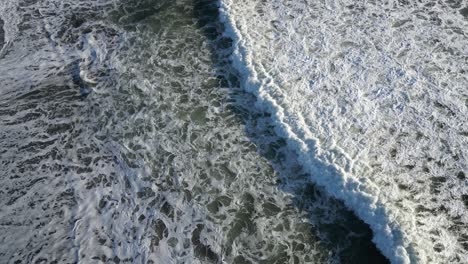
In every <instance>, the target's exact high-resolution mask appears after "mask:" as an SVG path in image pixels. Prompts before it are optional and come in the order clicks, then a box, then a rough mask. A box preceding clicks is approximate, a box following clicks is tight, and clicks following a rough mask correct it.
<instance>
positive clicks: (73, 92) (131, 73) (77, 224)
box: [0, 0, 387, 263]
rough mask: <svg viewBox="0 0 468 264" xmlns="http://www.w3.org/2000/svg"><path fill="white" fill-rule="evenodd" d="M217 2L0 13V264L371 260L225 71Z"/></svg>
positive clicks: (18, 1) (15, 0)
mask: <svg viewBox="0 0 468 264" xmlns="http://www.w3.org/2000/svg"><path fill="white" fill-rule="evenodd" d="M219 4H220V3H219V2H218V1H188V0H182V1H172V0H167V1H164V0H146V1H130V0H85V1H72V0H65V1H62V0H61V1H49V0H28V1H26V0H10V1H1V2H0V19H1V21H2V23H1V24H2V27H1V28H2V31H1V34H0V36H1V39H0V40H1V46H2V52H1V56H0V87H1V88H0V164H1V169H0V185H1V186H2V188H0V203H1V204H0V263H366V262H367V263H376V262H377V263H385V262H386V261H387V260H386V259H385V258H384V257H383V255H382V254H381V253H380V252H379V251H378V250H377V249H376V247H375V245H374V244H373V243H372V241H371V239H372V231H371V230H370V229H369V227H368V225H366V224H365V223H364V222H362V221H361V220H360V219H359V218H357V217H356V216H355V214H354V213H353V212H352V211H350V210H349V209H347V208H346V207H345V205H344V204H343V203H342V202H340V201H339V200H336V199H334V198H332V197H330V196H328V195H327V194H326V192H325V190H324V189H323V188H321V187H318V186H316V185H314V183H313V181H311V179H310V176H309V175H308V172H307V171H306V170H304V167H303V165H302V164H300V163H299V162H298V159H297V154H296V152H294V151H293V150H291V149H290V148H289V147H288V146H287V143H286V140H285V139H284V138H282V137H280V136H278V135H277V134H276V133H275V131H274V122H275V120H274V117H273V116H272V115H271V114H269V113H267V112H265V111H263V110H261V109H259V108H257V107H256V106H255V102H256V100H257V99H256V96H255V95H253V94H250V93H247V92H246V91H245V90H244V89H243V87H242V86H241V83H240V81H239V80H240V79H241V75H240V74H239V72H238V71H237V70H236V69H235V68H234V67H233V65H232V61H231V57H232V53H233V51H234V49H235V46H234V45H233V41H232V39H231V38H230V37H228V36H226V35H225V34H224V31H225V28H224V24H223V23H222V22H221V20H220V17H219V15H220V9H219V7H220V5H219Z"/></svg>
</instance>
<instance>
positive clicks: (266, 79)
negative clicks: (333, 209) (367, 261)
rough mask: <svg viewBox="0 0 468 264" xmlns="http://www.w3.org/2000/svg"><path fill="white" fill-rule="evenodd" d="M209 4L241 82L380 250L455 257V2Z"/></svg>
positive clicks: (461, 254)
mask: <svg viewBox="0 0 468 264" xmlns="http://www.w3.org/2000/svg"><path fill="white" fill-rule="evenodd" d="M465 4H466V3H465ZM221 10H222V13H223V18H222V19H223V21H224V23H225V25H226V34H227V35H229V36H230V37H232V38H233V39H234V43H235V45H236V51H235V53H234V55H233V57H232V59H233V63H234V65H235V66H236V68H237V69H238V70H239V71H240V72H241V73H242V74H243V85H244V87H245V89H247V90H248V91H250V92H252V93H254V94H255V95H257V97H258V106H259V107H261V108H262V109H265V110H267V111H269V112H270V113H271V114H272V115H273V117H274V118H273V119H274V122H275V126H276V131H277V133H278V134H280V135H281V136H283V137H284V138H286V139H287V140H288V145H289V147H290V148H291V149H294V150H295V151H296V153H297V154H298V156H299V157H298V158H299V160H300V162H301V163H302V164H303V165H304V166H305V167H306V168H307V169H308V171H309V172H310V174H311V177H312V179H313V180H314V181H315V182H316V183H318V184H319V185H321V186H324V187H325V189H326V191H327V192H328V193H329V194H331V195H333V196H334V197H337V198H339V199H341V200H343V201H344V202H345V204H346V205H347V206H348V207H349V208H351V209H352V210H354V211H355V212H356V214H357V215H358V216H359V217H360V218H362V219H363V220H364V221H365V222H367V223H368V224H369V225H370V226H371V228H372V229H373V231H374V242H375V243H376V244H377V246H378V248H379V249H380V250H381V251H382V252H383V254H384V255H386V256H387V257H388V258H389V259H390V260H391V261H392V262H393V263H410V262H411V263H462V262H463V261H466V259H468V181H467V178H466V173H467V164H468V162H467V158H468V157H467V156H468V154H467V151H466V150H467V149H468V138H467V137H468V90H467V87H468V64H467V59H468V53H467V51H468V20H467V12H466V10H467V7H466V6H463V4H462V1H450V2H440V1H429V2H424V3H422V2H421V3H419V2H417V1H346V0H341V1H335V0H326V1H309V0H303V1H259V0H258V1H255V0H221Z"/></svg>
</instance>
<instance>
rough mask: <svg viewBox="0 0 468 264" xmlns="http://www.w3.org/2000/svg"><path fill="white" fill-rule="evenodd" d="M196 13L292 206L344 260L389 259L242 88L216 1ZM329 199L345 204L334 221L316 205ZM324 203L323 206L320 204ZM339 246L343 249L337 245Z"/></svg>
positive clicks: (198, 5)
mask: <svg viewBox="0 0 468 264" xmlns="http://www.w3.org/2000/svg"><path fill="white" fill-rule="evenodd" d="M193 4H194V16H195V18H196V20H197V25H198V27H200V28H201V29H202V31H203V33H204V35H205V37H206V38H207V39H208V42H209V43H210V49H211V56H212V61H213V65H215V67H216V72H217V75H218V76H217V77H218V78H219V79H220V81H221V83H222V84H223V85H225V86H228V87H230V90H231V91H230V98H229V100H231V101H232V103H233V104H232V107H233V109H232V110H233V112H235V113H236V114H237V115H238V117H239V119H240V120H241V122H242V123H243V124H244V126H245V130H246V134H247V136H248V137H249V138H250V140H251V141H252V142H253V143H255V145H256V146H257V149H258V152H259V153H260V154H261V156H262V157H264V158H265V159H267V160H268V161H269V163H270V164H271V166H272V167H273V168H274V169H275V171H276V173H277V175H278V187H279V188H280V189H281V190H282V191H285V192H288V193H291V194H292V196H293V199H294V205H295V206H296V207H297V208H299V209H300V210H303V211H305V212H307V213H308V215H309V217H310V219H311V221H310V222H311V224H312V225H313V227H314V228H315V229H316V231H317V233H319V234H320V236H321V238H322V239H323V240H324V241H325V243H326V244H329V247H330V248H332V249H335V251H338V252H334V253H335V254H337V255H338V256H339V259H340V262H342V263H388V260H387V259H386V258H385V257H384V256H383V255H382V254H381V253H380V252H379V250H378V249H377V248H376V247H375V245H374V244H373V243H372V241H371V240H372V231H371V229H370V228H369V226H368V225H367V224H365V223H364V222H363V221H361V220H360V219H358V218H357V217H356V216H355V215H354V213H353V212H351V211H349V210H347V209H346V208H345V206H344V205H343V203H342V202H340V201H337V200H335V199H333V198H324V197H326V195H325V194H324V191H323V190H322V189H321V188H319V187H317V186H315V185H314V184H313V183H312V182H310V181H309V180H307V179H308V178H310V176H309V175H307V174H306V173H304V172H303V171H302V169H301V167H300V165H298V164H297V163H296V164H295V165H290V164H291V163H294V154H293V153H290V152H289V150H288V148H287V146H286V143H285V141H284V140H283V139H281V138H280V137H278V136H277V135H276V134H275V132H274V128H273V126H272V124H273V122H272V120H271V118H270V116H269V114H268V113H263V112H259V110H257V109H256V108H255V100H256V99H255V96H254V95H252V94H248V93H247V92H245V91H242V89H241V88H240V84H239V78H238V74H237V73H236V71H235V70H234V69H233V68H232V66H231V64H230V62H229V55H230V54H231V52H232V40H231V39H229V38H227V37H225V36H223V34H222V32H223V25H222V24H221V23H220V21H219V9H218V1H216V0H193ZM318 200H321V201H323V200H324V201H327V203H329V204H325V206H327V205H329V206H333V207H335V208H342V210H341V211H339V214H340V215H339V217H335V218H337V219H339V220H335V221H330V219H326V218H327V216H326V214H322V215H319V214H318V213H317V212H318V210H316V209H317V208H316V206H314V204H316V203H318ZM322 206H323V205H322ZM336 249H340V250H336Z"/></svg>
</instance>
